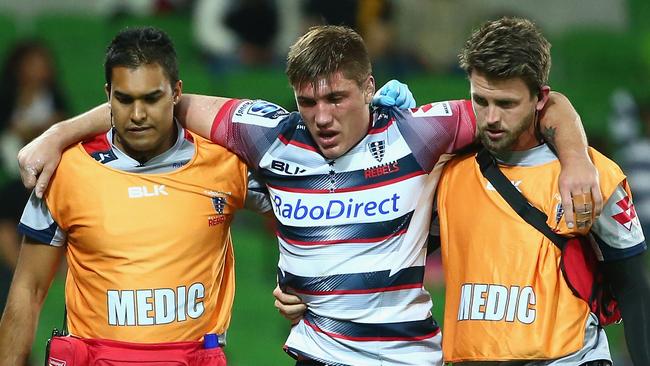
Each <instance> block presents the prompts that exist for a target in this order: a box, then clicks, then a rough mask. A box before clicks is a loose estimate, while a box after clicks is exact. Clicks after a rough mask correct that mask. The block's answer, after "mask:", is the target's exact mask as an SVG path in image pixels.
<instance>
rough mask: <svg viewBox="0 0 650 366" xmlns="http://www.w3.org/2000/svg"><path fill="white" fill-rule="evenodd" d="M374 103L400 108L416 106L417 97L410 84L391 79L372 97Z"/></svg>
mask: <svg viewBox="0 0 650 366" xmlns="http://www.w3.org/2000/svg"><path fill="white" fill-rule="evenodd" d="M372 105H374V106H382V107H397V108H399V109H406V108H415V98H414V97H413V93H411V91H410V90H409V87H408V85H406V84H404V83H400V82H399V81H397V80H391V81H389V82H387V83H386V84H384V86H382V87H381V88H379V90H377V92H376V93H375V95H374V96H373V97H372Z"/></svg>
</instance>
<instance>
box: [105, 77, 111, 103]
mask: <svg viewBox="0 0 650 366" xmlns="http://www.w3.org/2000/svg"><path fill="white" fill-rule="evenodd" d="M104 93H106V99H107V100H108V106H109V107H110V106H111V87H110V86H109V85H108V83H106V84H104Z"/></svg>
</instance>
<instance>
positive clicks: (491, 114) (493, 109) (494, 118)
mask: <svg viewBox="0 0 650 366" xmlns="http://www.w3.org/2000/svg"><path fill="white" fill-rule="evenodd" d="M499 119H500V116H499V108H498V107H497V106H495V105H489V106H488V108H487V115H486V116H485V122H486V123H488V124H495V123H497V122H499Z"/></svg>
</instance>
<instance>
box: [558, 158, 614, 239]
mask: <svg viewBox="0 0 650 366" xmlns="http://www.w3.org/2000/svg"><path fill="white" fill-rule="evenodd" d="M565 165H566V167H564V166H563V167H562V171H561V172H560V178H559V186H560V187H559V188H560V195H561V196H562V207H563V208H564V219H565V221H566V223H567V226H568V227H569V228H570V229H571V228H574V227H577V229H578V230H580V231H587V230H589V229H590V228H591V225H592V224H593V223H594V221H595V220H596V218H598V216H599V215H600V212H601V211H602V209H603V196H602V193H601V192H600V184H599V178H598V170H596V167H595V166H594V164H593V163H592V162H591V160H589V159H583V158H574V159H571V160H570V161H567V162H566V164H565Z"/></svg>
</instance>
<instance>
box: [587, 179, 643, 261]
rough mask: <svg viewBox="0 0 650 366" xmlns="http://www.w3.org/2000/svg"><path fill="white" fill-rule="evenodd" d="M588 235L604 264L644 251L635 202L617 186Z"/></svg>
mask: <svg viewBox="0 0 650 366" xmlns="http://www.w3.org/2000/svg"><path fill="white" fill-rule="evenodd" d="M591 233H592V234H593V235H594V237H595V239H596V242H597V243H598V248H599V249H600V251H601V254H602V257H603V260H605V261H608V260H617V259H623V258H627V257H631V256H634V255H637V254H639V253H640V252H642V251H644V250H646V243H645V237H644V235H643V230H641V223H640V222H639V218H638V217H637V215H636V210H635V209H634V203H633V202H632V198H631V197H630V196H628V194H627V192H626V191H625V189H623V187H621V186H620V185H619V186H618V187H616V190H615V191H614V193H613V194H612V195H611V196H610V197H609V199H607V201H606V202H605V205H604V207H603V211H602V212H601V214H600V216H599V217H598V219H597V220H596V222H595V223H594V225H593V226H592V228H591Z"/></svg>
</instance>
